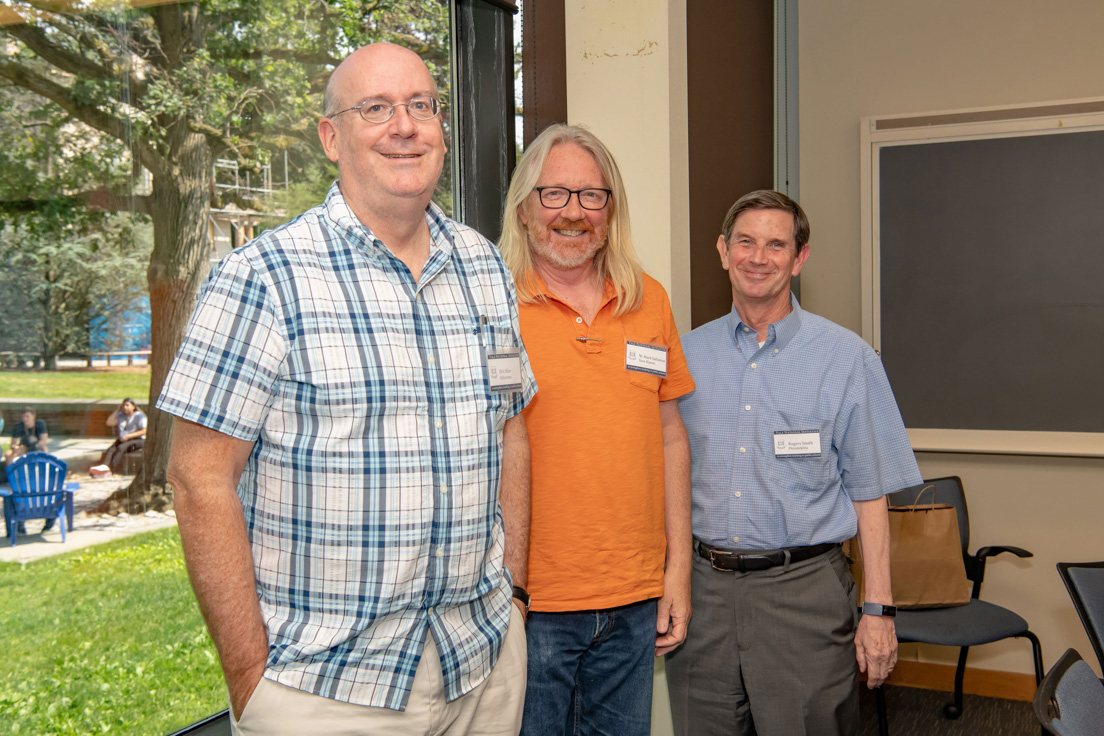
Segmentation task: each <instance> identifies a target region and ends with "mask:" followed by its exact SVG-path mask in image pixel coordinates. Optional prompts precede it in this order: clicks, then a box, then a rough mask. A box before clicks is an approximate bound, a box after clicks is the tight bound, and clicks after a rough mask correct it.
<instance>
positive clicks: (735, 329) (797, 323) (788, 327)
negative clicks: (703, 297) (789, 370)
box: [728, 292, 804, 350]
mask: <svg viewBox="0 0 1104 736" xmlns="http://www.w3.org/2000/svg"><path fill="white" fill-rule="evenodd" d="M790 306H791V307H792V311H791V312H790V313H789V314H787V315H786V316H785V317H783V318H782V319H780V320H778V321H777V322H772V323H771V325H770V327H768V328H767V342H765V343H763V345H766V344H767V343H769V342H770V341H771V340H772V339H774V340H776V341H777V345H775V347H776V348H777V349H779V350H782V349H784V348H785V347H786V346H787V345H789V343H790V340H792V339H793V338H794V336H795V335H796V334H797V331H798V330H800V329H801V318H802V317H801V316H802V314H804V311H803V310H802V309H801V305H800V304H798V302H797V297H796V296H794V295H793V292H790ZM728 326H729V334H730V335H738V334H739V333H740V330H742V329H743V328H744V326H745V325H744V321H743V320H742V319H740V313H739V312H737V311H736V306H735V305H733V307H732V311H730V312H729V313H728ZM747 327H749V328H750V327H751V325H747Z"/></svg>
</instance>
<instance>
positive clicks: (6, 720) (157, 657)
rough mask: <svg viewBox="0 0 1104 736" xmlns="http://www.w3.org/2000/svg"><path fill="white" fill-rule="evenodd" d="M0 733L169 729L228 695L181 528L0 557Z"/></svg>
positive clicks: (220, 702) (194, 718) (196, 717)
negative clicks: (56, 551) (9, 559)
mask: <svg viewBox="0 0 1104 736" xmlns="http://www.w3.org/2000/svg"><path fill="white" fill-rule="evenodd" d="M0 611H2V613H0V734H7V733H13V734H36V735H37V734H104V733H110V734H167V733H171V732H172V731H175V730H177V729H179V728H182V727H183V726H185V725H187V724H189V723H193V722H195V721H197V720H199V719H200V718H203V717H204V716H207V715H210V714H212V713H215V712H217V711H220V710H222V709H223V708H225V707H226V691H225V689H224V688H225V686H224V684H223V679H222V673H221V671H220V670H219V666H218V660H217V658H216V655H215V650H214V645H213V644H212V643H211V640H210V638H209V637H208V636H207V631H206V629H205V628H204V626H203V621H202V619H201V618H200V615H199V609H198V608H197V607H196V602H195V598H194V597H193V596H192V590H191V588H190V587H189V585H188V577H187V573H186V571H185V569H184V558H183V555H182V553H181V551H180V535H179V533H178V532H177V530H176V528H175V527H173V528H170V529H162V530H159V531H154V532H149V533H146V534H141V535H137V536H134V537H129V538H127V539H121V540H118V541H115V542H110V543H107V544H102V545H98V546H95V547H89V548H86V549H83V550H77V551H74V552H71V553H68V554H65V555H61V556H58V557H53V558H48V559H44V560H40V561H38V562H33V563H29V564H27V565H25V566H20V565H18V564H11V563H8V564H0Z"/></svg>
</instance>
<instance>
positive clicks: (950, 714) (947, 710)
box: [943, 703, 962, 721]
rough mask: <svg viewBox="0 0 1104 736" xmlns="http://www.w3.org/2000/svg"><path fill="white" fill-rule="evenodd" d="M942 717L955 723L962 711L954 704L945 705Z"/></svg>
mask: <svg viewBox="0 0 1104 736" xmlns="http://www.w3.org/2000/svg"><path fill="white" fill-rule="evenodd" d="M943 715H944V717H946V718H947V720H949V721H957V720H958V717H959V716H960V715H962V709H961V708H959V707H958V706H957V705H955V704H954V703H947V704H946V705H944V706H943Z"/></svg>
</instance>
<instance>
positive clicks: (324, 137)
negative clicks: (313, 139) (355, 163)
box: [318, 118, 338, 163]
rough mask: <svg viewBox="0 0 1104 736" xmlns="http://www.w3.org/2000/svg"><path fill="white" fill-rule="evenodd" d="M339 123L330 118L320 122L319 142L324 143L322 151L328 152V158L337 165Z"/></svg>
mask: <svg viewBox="0 0 1104 736" xmlns="http://www.w3.org/2000/svg"><path fill="white" fill-rule="evenodd" d="M337 136H338V130H337V123H335V122H334V121H333V120H332V119H330V118H322V119H321V120H319V121H318V140H320V141H322V150H323V151H325V152H326V158H328V159H329V160H331V161H333V162H334V163H337Z"/></svg>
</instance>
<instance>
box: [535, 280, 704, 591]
mask: <svg viewBox="0 0 1104 736" xmlns="http://www.w3.org/2000/svg"><path fill="white" fill-rule="evenodd" d="M538 284H539V286H540V287H541V290H542V293H544V294H545V296H546V299H545V300H544V301H540V302H536V303H533V304H522V305H520V316H521V336H522V339H523V340H524V341H525V349H526V352H527V353H528V354H529V361H530V364H531V365H532V368H533V373H534V375H535V376H536V379H537V386H539V387H540V388H539V390H538V391H537V394H536V396H535V397H534V398H533V400H532V401H531V402H529V405H528V406H527V407H526V408H525V410H524V412H523V414H524V416H525V424H526V427H527V429H528V431H529V446H530V452H531V456H532V469H533V470H532V477H533V482H532V522H531V526H530V532H529V535H530V536H529V588H528V589H529V593H530V595H532V598H533V603H532V610H534V611H582V610H590V609H602V608H613V607H616V606H621V605H625V604H628V603H635V602H638V601H642V600H647V599H649V598H655V597H658V596H660V595H662V593H663V566H664V561H665V559H666V549H667V544H666V536H665V534H664V480H663V431H662V426H661V424H660V418H659V402H661V401H670V400H672V399H675V398H677V397H679V396H682V395H683V394H686V393H689V392H691V391H693V390H694V381H693V379H692V378H691V377H690V372H689V370H688V369H687V367H686V359H685V358H684V357H683V354H682V345H681V343H680V342H679V338H678V330H677V328H676V327H675V320H674V316H673V315H672V314H671V305H670V303H669V302H668V300H667V293H666V292H665V291H664V290H663V287H662V286H660V284H659V282H657V281H656V280H655V279H653V278H651V277H650V276H648V275H646V274H645V276H644V300H643V303H642V304H641V306H640V308H639V309H637V310H635V311H633V312H630V313H628V314H624V315H621V316H620V317H616V316H614V314H613V310H614V306H615V301H614V291H613V287H612V285H611V284H610V283H609V282H607V283H606V291H605V294H604V296H603V302H602V306H601V307H599V309H598V313H597V314H596V315H595V317H594V321H593V322H592V323H591V324H590V325H588V324H587V323H586V322H585V321H584V320H583V318H582V317H580V316H579V315H578V314H577V313H576V312H575V310H574V309H572V308H571V307H570V306H568V305H567V304H565V303H564V302H562V301H560V300H559V299H557V298H556V297H555V296H553V295H552V294H551V292H549V291H548V289H547V287H546V286H545V285H544V283H543V281H539V280H538ZM578 338H589V339H587V340H580V339H578ZM627 341H631V342H637V343H645V344H648V345H660V346H665V347H666V348H667V375H666V377H661V376H658V375H654V374H651V373H642V372H637V371H631V370H628V369H627V368H626V343H627Z"/></svg>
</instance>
